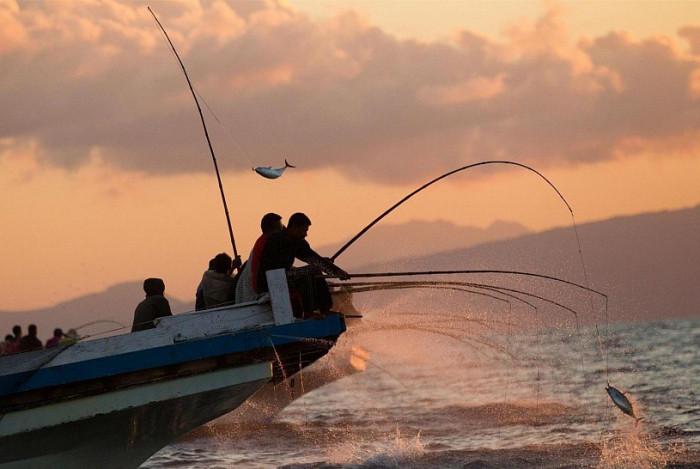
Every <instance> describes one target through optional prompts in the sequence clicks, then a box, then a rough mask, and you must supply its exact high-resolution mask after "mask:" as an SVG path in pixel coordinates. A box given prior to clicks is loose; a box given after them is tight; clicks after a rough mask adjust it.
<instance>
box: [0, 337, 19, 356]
mask: <svg viewBox="0 0 700 469" xmlns="http://www.w3.org/2000/svg"><path fill="white" fill-rule="evenodd" d="M12 353H15V336H13V335H12V334H7V335H6V336H5V340H4V341H3V342H0V355H10V354H12Z"/></svg>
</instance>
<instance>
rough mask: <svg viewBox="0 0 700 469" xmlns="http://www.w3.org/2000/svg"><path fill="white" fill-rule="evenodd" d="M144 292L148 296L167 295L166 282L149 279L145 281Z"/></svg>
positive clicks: (158, 279)
mask: <svg viewBox="0 0 700 469" xmlns="http://www.w3.org/2000/svg"><path fill="white" fill-rule="evenodd" d="M143 291H145V292H146V296H152V295H162V294H163V293H165V282H163V279H160V278H147V279H146V280H144V281H143Z"/></svg>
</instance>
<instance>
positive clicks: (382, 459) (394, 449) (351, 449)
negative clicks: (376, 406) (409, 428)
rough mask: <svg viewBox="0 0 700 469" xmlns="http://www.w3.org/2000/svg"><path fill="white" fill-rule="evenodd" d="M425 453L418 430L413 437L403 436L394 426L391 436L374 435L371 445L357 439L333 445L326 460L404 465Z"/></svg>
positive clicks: (371, 465)
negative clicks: (394, 430) (368, 445)
mask: <svg viewBox="0 0 700 469" xmlns="http://www.w3.org/2000/svg"><path fill="white" fill-rule="evenodd" d="M424 454H425V446H424V445H423V443H422V442H421V440H420V431H419V432H417V433H416V436H415V437H404V436H402V435H401V431H400V429H399V427H398V425H397V426H396V432H395V433H394V435H393V437H392V436H389V435H384V436H383V437H382V436H381V435H376V438H375V439H374V442H373V444H372V446H371V447H367V446H366V445H365V444H363V442H362V441H359V440H350V441H346V442H345V443H344V444H341V445H337V446H335V447H333V448H332V449H331V450H330V452H329V454H328V461H329V462H331V463H334V464H348V463H350V464H360V465H368V466H370V467H376V466H379V467H397V468H398V467H405V466H406V465H407V464H410V462H411V461H414V460H416V459H417V458H420V457H421V456H423V455H424Z"/></svg>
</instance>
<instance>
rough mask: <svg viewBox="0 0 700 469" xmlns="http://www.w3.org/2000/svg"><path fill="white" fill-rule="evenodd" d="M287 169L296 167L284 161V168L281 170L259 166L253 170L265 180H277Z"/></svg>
mask: <svg viewBox="0 0 700 469" xmlns="http://www.w3.org/2000/svg"><path fill="white" fill-rule="evenodd" d="M287 168H296V166H292V165H291V164H289V162H288V161H287V160H284V166H283V167H281V168H272V167H270V166H257V167H255V168H253V171H255V172H256V173H258V174H259V175H261V176H262V177H264V178H267V179H277V178H278V177H280V176H281V175H282V173H284V170H285V169H287Z"/></svg>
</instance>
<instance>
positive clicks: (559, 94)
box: [0, 0, 700, 309]
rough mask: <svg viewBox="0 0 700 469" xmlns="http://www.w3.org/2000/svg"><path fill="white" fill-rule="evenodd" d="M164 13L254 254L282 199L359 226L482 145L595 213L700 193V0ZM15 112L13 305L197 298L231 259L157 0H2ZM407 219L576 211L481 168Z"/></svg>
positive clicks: (3, 67)
mask: <svg viewBox="0 0 700 469" xmlns="http://www.w3.org/2000/svg"><path fill="white" fill-rule="evenodd" d="M150 4H151V6H152V8H153V9H154V10H155V12H156V13H157V14H158V15H159V17H160V19H161V21H162V23H163V24H164V25H165V27H166V28H167V29H168V31H169V33H170V35H171V37H172V39H173V41H174V42H175V45H176V47H177V48H178V49H179V51H180V54H181V56H182V58H183V60H184V61H185V63H186V65H187V67H188V69H189V71H190V75H191V78H192V79H193V81H194V84H195V87H196V88H197V91H198V93H199V95H200V96H201V97H202V98H203V101H204V102H205V109H204V110H205V117H206V119H207V121H208V123H209V127H210V131H211V134H212V139H213V141H214V146H215V149H216V151H217V154H218V158H219V164H220V165H221V167H222V170H223V178H224V184H225V188H226V193H227V196H228V198H229V203H230V206H231V215H232V218H233V222H234V228H235V231H236V237H237V241H238V244H239V247H240V250H241V251H242V253H243V254H246V253H247V252H248V250H249V249H250V245H251V243H252V242H253V241H254V239H255V237H256V235H257V230H258V229H257V225H258V220H259V218H260V216H261V215H262V214H263V213H265V212H267V211H277V212H279V213H280V214H282V215H284V216H285V217H286V216H288V215H289V214H291V213H292V212H294V211H298V210H301V211H305V212H307V213H308V214H309V215H310V216H311V218H312V220H313V221H314V224H313V226H312V233H311V241H312V242H313V243H314V244H316V245H321V244H325V243H328V242H335V241H340V240H343V239H345V238H348V237H350V236H351V235H352V234H354V232H355V231H357V229H359V228H361V227H362V226H363V223H366V222H367V221H368V220H369V219H371V218H372V217H373V216H374V215H376V214H377V213H379V212H381V211H382V210H383V209H384V208H385V207H386V206H387V205H389V204H390V203H392V202H394V201H395V200H396V199H397V198H399V197H400V196H401V195H402V194H403V193H405V192H407V191H408V190H410V189H412V188H413V187H414V186H416V185H418V184H420V183H421V182H422V181H424V180H426V179H427V178H430V177H433V176H435V175H437V174H440V173H441V172H444V171H447V170H449V169H452V168H454V167H456V166H459V165H463V164H467V163H471V162H476V161H480V160H486V159H510V160H516V161H519V162H523V163H527V164H531V165H533V166H535V167H536V168H538V169H539V170H541V171H542V172H544V173H545V174H546V175H547V176H548V177H550V179H552V180H553V181H554V182H555V184H557V185H558V186H559V188H560V190H561V191H562V192H563V193H564V194H565V195H566V196H567V198H569V200H570V202H572V205H573V206H574V209H575V210H576V213H577V217H578V219H579V221H583V222H585V221H591V220H598V219H604V218H608V217H611V216H615V215H620V214H634V213H640V212H645V211H651V210H660V209H672V208H679V207H685V206H689V205H694V204H697V203H699V202H700V189H698V183H697V180H698V175H699V174H700V157H699V156H698V146H699V144H700V135H699V134H700V20H694V19H695V18H700V2H683V1H677V2H658V3H655V2H649V1H643V2H636V1H632V0H631V1H627V2H610V3H603V2H586V1H580V2H554V3H552V2H535V1H527V0H523V1H517V2H511V1H488V2H487V1H484V2H479V1H475V2H461V1H446V2H426V1H408V2H395V1H388V0H387V1H361V0H353V1H345V2H341V1H338V2H328V1H324V2H321V1H311V0H303V1H299V2H290V3H284V2H273V1H236V2H233V1H229V2H226V1H223V0H214V1H205V0H201V1H194V0H188V1H185V0H183V1H168V2H158V1H153V2H150ZM0 106H1V108H2V110H3V112H2V113H1V114H0V188H2V198H0V213H2V224H3V229H2V235H0V252H1V253H2V257H3V265H4V267H3V269H2V270H1V271H0V285H2V287H0V309H19V308H30V307H37V306H41V305H45V304H51V303H54V302H56V301H59V300H63V299H66V298H69V297H73V296H77V295H80V294H84V293H87V292H92V291H96V290H99V289H100V288H104V287H106V286H108V285H111V284H113V283H115V282H118V281H127V280H135V279H142V278H144V277H146V276H162V277H163V278H165V280H166V284H167V285H168V290H169V292H170V293H172V294H174V295H176V296H179V297H183V298H187V297H189V296H191V295H192V293H193V290H194V287H195V286H196V283H197V281H198V277H199V276H200V275H201V271H202V270H203V268H204V266H205V265H206V262H207V259H209V258H210V257H211V254H213V253H215V252H218V251H221V250H229V251H230V246H228V235H227V232H226V228H225V221H224V218H223V214H222V211H221V202H220V200H219V198H218V194H217V187H216V183H215V179H214V176H213V174H212V164H211V159H210V157H209V156H208V153H207V147H206V144H205V141H204V139H203V135H202V130H201V127H200V125H199V122H198V116H197V114H196V111H195V108H194V105H193V101H192V98H191V96H190V95H189V91H188V89H187V87H186V83H185V81H184V78H183V76H182V73H181V72H180V70H179V69H178V67H177V63H176V62H175V59H174V57H173V56H172V54H171V53H170V51H169V50H168V48H167V44H166V43H165V42H164V39H163V37H162V35H161V34H160V33H159V31H158V29H157V28H156V26H155V24H154V22H153V19H152V17H151V16H150V15H149V13H148V11H147V10H146V3H145V2H136V1H132V2H118V1H112V0H104V1H73V0H56V1H43V2H18V1H15V0H0ZM284 158H287V159H288V160H289V161H291V162H293V163H294V164H296V165H297V166H298V167H299V168H298V169H296V170H290V171H289V172H288V173H287V174H286V175H285V176H284V178H282V179H280V180H276V181H268V180H263V179H261V178H259V177H257V176H256V175H255V174H254V173H253V172H252V171H250V168H251V166H257V165H273V166H275V165H279V164H281V163H282V162H283V160H284ZM409 219H423V220H435V219H446V220H450V221H452V222H455V223H459V224H465V225H476V226H487V225H488V224H489V223H491V222H493V221H494V220H498V219H504V220H512V221H518V222H520V223H523V224H525V225H526V226H528V227H530V228H532V229H537V230H539V229H545V228H548V227H552V226H558V225H564V224H566V223H567V222H568V219H567V212H566V211H565V210H563V209H562V207H561V205H560V204H559V203H558V202H557V200H556V197H553V196H552V193H551V192H550V191H549V190H548V189H547V188H545V187H543V186H542V185H541V184H540V182H538V181H537V180H536V179H535V178H533V176H532V175H530V174H523V172H521V171H520V172H519V171H516V170H512V169H511V170H506V169H501V170H493V169H491V170H476V171H474V172H472V173H465V174H464V175H462V176H459V177H457V178H455V179H454V181H452V182H449V183H447V184H445V185H443V186H442V187H439V188H436V189H435V190H433V191H432V192H430V193H428V194H426V196H425V197H423V198H422V199H417V200H416V202H415V203H412V204H410V205H408V206H406V207H405V208H402V209H401V210H400V211H399V212H397V213H396V215H395V216H393V218H391V219H389V220H388V221H389V222H392V223H399V222H402V221H406V220H409ZM328 254H330V253H328ZM344 255H352V250H349V251H348V252H347V253H346V254H344ZM340 261H341V264H342V257H341V258H340Z"/></svg>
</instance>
